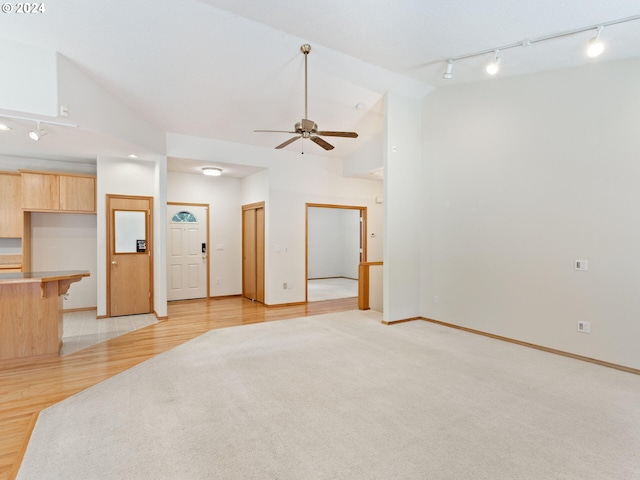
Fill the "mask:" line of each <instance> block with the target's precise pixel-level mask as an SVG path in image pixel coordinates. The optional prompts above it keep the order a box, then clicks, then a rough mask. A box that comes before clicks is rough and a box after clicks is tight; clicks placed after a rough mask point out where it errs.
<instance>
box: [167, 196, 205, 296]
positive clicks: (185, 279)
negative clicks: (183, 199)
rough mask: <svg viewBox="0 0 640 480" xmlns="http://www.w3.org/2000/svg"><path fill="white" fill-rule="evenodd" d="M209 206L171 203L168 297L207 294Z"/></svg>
mask: <svg viewBox="0 0 640 480" xmlns="http://www.w3.org/2000/svg"><path fill="white" fill-rule="evenodd" d="M208 212H209V209H208V208H207V207H204V206H196V205H167V214H168V222H167V224H168V234H167V270H168V272H167V273H168V277H169V278H168V279H167V289H168V291H167V300H169V301H171V300H187V299H192V298H205V297H206V296H207V290H208V289H207V270H208V269H207V262H208V256H209V248H208V247H209V246H208V245H207V230H208V229H207V222H208Z"/></svg>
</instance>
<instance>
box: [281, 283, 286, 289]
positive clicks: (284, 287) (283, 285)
mask: <svg viewBox="0 0 640 480" xmlns="http://www.w3.org/2000/svg"><path fill="white" fill-rule="evenodd" d="M282 289H283V290H286V289H287V282H284V283H283V284H282Z"/></svg>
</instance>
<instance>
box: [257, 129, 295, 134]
mask: <svg viewBox="0 0 640 480" xmlns="http://www.w3.org/2000/svg"><path fill="white" fill-rule="evenodd" d="M254 132H267V133H298V132H290V131H288V130H254Z"/></svg>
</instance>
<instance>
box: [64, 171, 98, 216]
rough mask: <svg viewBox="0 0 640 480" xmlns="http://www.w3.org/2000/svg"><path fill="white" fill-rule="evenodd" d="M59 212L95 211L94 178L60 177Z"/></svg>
mask: <svg viewBox="0 0 640 480" xmlns="http://www.w3.org/2000/svg"><path fill="white" fill-rule="evenodd" d="M59 177H60V210H62V211H72V212H90V213H95V211H96V177H89V176H80V175H60V176H59Z"/></svg>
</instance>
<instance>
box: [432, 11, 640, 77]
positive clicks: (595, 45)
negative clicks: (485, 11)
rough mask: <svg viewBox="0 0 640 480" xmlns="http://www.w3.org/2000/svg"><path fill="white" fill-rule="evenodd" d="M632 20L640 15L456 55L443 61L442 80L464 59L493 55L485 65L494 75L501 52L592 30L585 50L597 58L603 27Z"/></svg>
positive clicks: (602, 45) (450, 75)
mask: <svg viewBox="0 0 640 480" xmlns="http://www.w3.org/2000/svg"><path fill="white" fill-rule="evenodd" d="M634 20H640V15H634V16H632V17H625V18H619V19H618V20H612V21H610V22H604V23H600V24H596V25H590V26H588V27H583V28H577V29H575V30H568V31H566V32H559V33H554V34H551V35H545V36H544V37H538V38H528V39H525V40H522V41H519V42H515V43H510V44H508V45H502V46H499V47H494V48H490V49H487V50H481V51H479V52H473V53H467V54H465V55H458V56H457V57H449V58H448V59H447V60H445V61H446V62H447V67H446V70H445V72H444V74H443V75H442V78H444V79H447V80H449V79H451V78H453V62H457V61H459V60H463V59H465V58H472V57H480V56H484V55H487V54H488V53H493V54H494V59H493V61H492V62H491V63H489V65H487V67H486V70H487V73H488V74H489V75H495V74H496V73H498V70H499V68H500V60H501V59H500V57H499V56H498V53H499V52H500V51H501V50H509V49H512V48H517V47H529V46H532V45H533V44H535V43H540V42H546V41H547V40H554V39H556V38H562V37H567V36H569V35H577V34H580V33H583V32H589V31H593V30H597V31H598V32H597V33H596V36H595V37H593V38H592V39H591V40H590V41H589V46H588V48H587V55H589V56H590V57H597V56H598V55H600V54H601V53H602V52H603V51H604V44H603V43H602V42H601V41H600V35H601V33H602V29H603V28H604V27H609V26H611V25H618V24H620V23H626V22H631V21H634Z"/></svg>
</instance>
